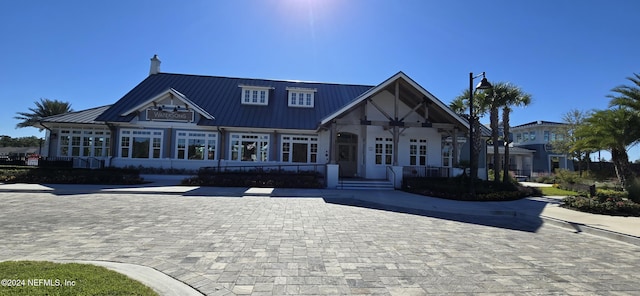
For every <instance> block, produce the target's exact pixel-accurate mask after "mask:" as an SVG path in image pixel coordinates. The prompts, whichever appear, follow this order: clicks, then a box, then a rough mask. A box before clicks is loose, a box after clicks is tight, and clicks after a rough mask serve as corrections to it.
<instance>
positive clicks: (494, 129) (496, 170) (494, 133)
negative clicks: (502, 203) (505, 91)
mask: <svg viewBox="0 0 640 296" xmlns="http://www.w3.org/2000/svg"><path fill="white" fill-rule="evenodd" d="M498 113H499V110H498V107H492V108H491V116H490V119H491V140H492V141H493V181H494V182H496V183H497V182H500V150H499V149H498Z"/></svg>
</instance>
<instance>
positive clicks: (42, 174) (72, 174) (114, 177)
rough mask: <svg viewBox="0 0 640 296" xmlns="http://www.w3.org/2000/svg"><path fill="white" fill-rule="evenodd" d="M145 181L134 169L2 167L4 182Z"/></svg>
mask: <svg viewBox="0 0 640 296" xmlns="http://www.w3.org/2000/svg"><path fill="white" fill-rule="evenodd" d="M143 181H144V180H143V179H142V178H141V177H140V172H139V171H138V170H132V169H120V168H104V169H97V170H91V169H73V168H37V167H35V168H25V167H2V168H0V182H2V183H32V184H108V185H127V184H140V183H143Z"/></svg>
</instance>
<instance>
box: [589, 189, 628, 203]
mask: <svg viewBox="0 0 640 296" xmlns="http://www.w3.org/2000/svg"><path fill="white" fill-rule="evenodd" d="M627 196H628V194H627V193H626V192H624V191H617V190H611V189H597V190H596V198H597V199H598V201H599V202H606V201H612V202H614V201H622V200H624V199H627Z"/></svg>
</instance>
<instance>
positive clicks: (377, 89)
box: [320, 71, 469, 129]
mask: <svg viewBox="0 0 640 296" xmlns="http://www.w3.org/2000/svg"><path fill="white" fill-rule="evenodd" d="M400 78H402V79H404V80H405V81H406V82H407V83H409V85H411V86H412V87H413V88H415V89H417V90H418V91H419V92H420V93H421V94H422V95H424V96H425V97H427V98H428V99H429V100H431V101H432V102H433V103H434V104H435V105H437V106H438V107H440V108H441V109H442V110H444V111H445V112H447V113H448V114H449V115H450V116H452V117H453V118H454V119H456V120H457V121H458V123H460V124H461V125H462V126H464V127H466V128H467V129H468V128H469V122H468V121H467V120H466V119H464V118H462V117H460V115H458V114H456V113H455V112H453V111H452V110H451V109H450V108H449V107H447V106H446V105H445V104H444V103H442V102H441V101H440V100H438V98H436V97H435V96H434V95H432V94H431V93H430V92H428V91H427V90H426V89H424V88H423V87H422V86H420V85H419V84H418V83H416V82H415V81H413V79H411V78H410V77H409V76H407V75H406V74H404V73H403V72H402V71H400V72H398V73H397V74H396V75H393V76H391V77H390V78H388V79H387V80H385V81H383V82H382V83H380V84H378V86H375V87H372V88H371V89H369V90H368V91H366V92H364V93H363V94H361V95H359V96H358V97H357V98H356V99H354V100H353V101H352V102H351V103H349V104H347V105H346V106H344V107H342V108H341V109H340V110H338V111H336V112H333V113H332V114H330V115H329V116H327V117H325V118H324V119H322V121H320V126H323V125H325V124H327V123H329V122H330V121H331V120H333V119H334V118H336V117H337V116H339V115H341V114H343V113H344V112H346V111H348V110H349V109H351V108H353V107H355V106H356V105H358V104H360V103H361V102H362V101H364V100H365V99H367V98H368V97H370V96H372V95H374V94H376V93H378V92H380V91H381V90H383V89H384V88H386V87H387V86H389V85H390V84H391V83H393V82H394V81H396V80H397V79H400Z"/></svg>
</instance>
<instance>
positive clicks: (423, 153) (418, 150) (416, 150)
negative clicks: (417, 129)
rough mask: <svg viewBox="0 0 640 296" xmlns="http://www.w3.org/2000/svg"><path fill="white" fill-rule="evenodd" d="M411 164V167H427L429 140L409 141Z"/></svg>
mask: <svg viewBox="0 0 640 296" xmlns="http://www.w3.org/2000/svg"><path fill="white" fill-rule="evenodd" d="M409 164H410V165H423V166H425V165H427V140H426V139H410V140H409Z"/></svg>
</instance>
